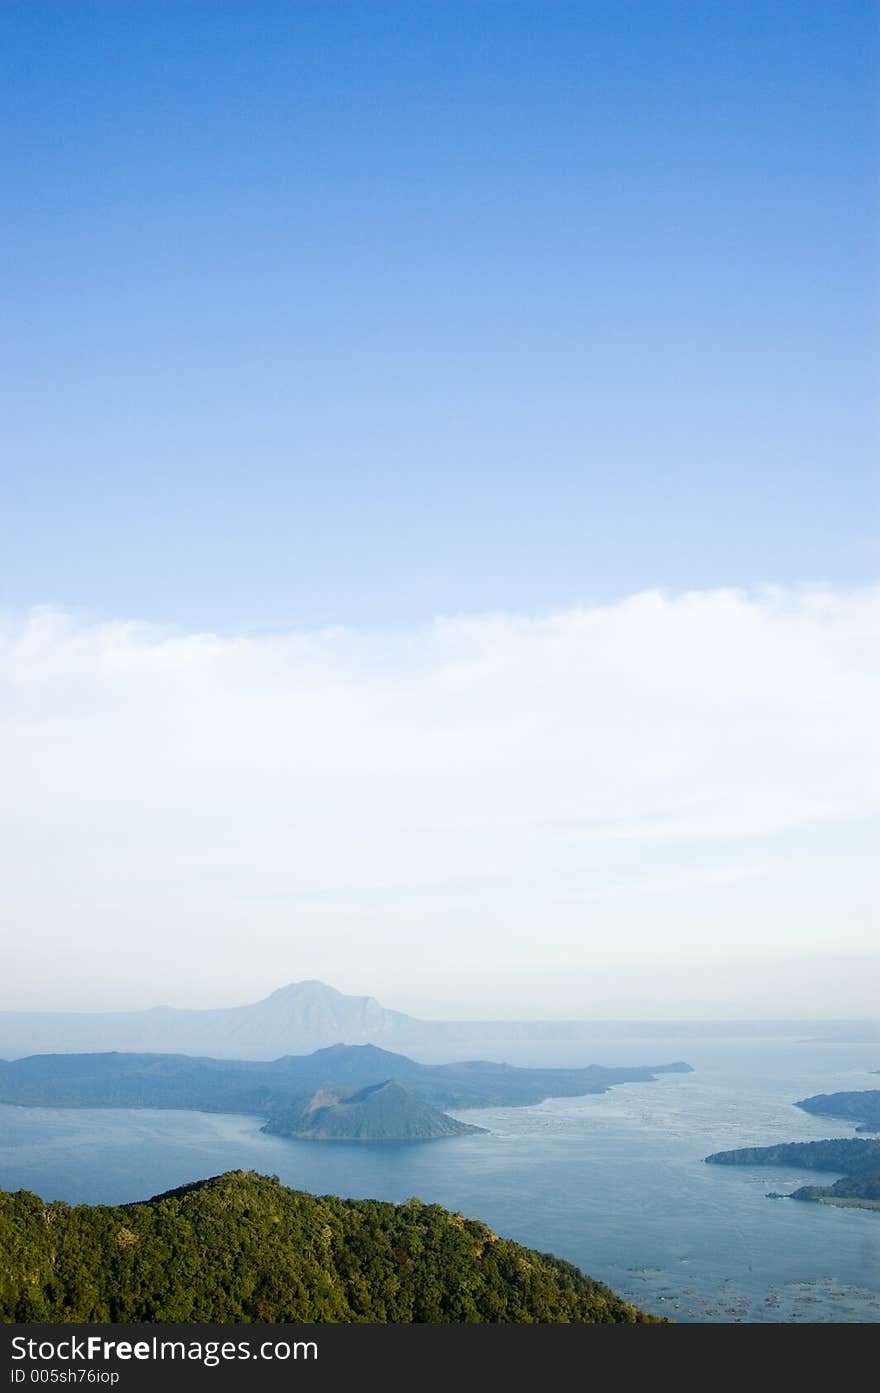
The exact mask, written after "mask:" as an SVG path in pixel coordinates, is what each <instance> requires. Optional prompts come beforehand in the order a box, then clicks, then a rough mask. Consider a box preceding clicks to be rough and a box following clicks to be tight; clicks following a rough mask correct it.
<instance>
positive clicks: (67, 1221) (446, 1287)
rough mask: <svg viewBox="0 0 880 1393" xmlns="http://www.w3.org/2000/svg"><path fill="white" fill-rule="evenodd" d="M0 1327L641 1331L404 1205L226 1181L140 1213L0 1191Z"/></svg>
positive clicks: (613, 1308) (539, 1269) (553, 1273)
mask: <svg viewBox="0 0 880 1393" xmlns="http://www.w3.org/2000/svg"><path fill="white" fill-rule="evenodd" d="M0 1254H2V1261H0V1319H2V1320H4V1321H7V1322H9V1321H26V1322H34V1321H204V1322H219V1321H271V1322H300V1321H335V1322H382V1323H385V1322H394V1323H397V1322H412V1321H418V1322H450V1321H452V1322H461V1321H466V1322H473V1321H491V1322H499V1321H502V1322H521V1323H522V1322H525V1323H532V1322H554V1323H555V1322H624V1323H634V1322H643V1321H652V1320H653V1319H654V1318H653V1317H650V1316H646V1315H644V1314H643V1313H642V1312H640V1311H638V1310H637V1309H636V1307H634V1306H631V1305H629V1304H628V1303H627V1302H625V1301H622V1300H621V1299H620V1298H619V1297H618V1296H616V1295H615V1293H614V1292H612V1291H611V1290H610V1289H609V1288H608V1287H606V1286H603V1285H602V1284H601V1283H599V1282H595V1281H593V1280H592V1279H591V1278H589V1277H586V1276H584V1274H583V1273H581V1272H580V1271H579V1270H578V1269H577V1268H576V1267H573V1266H572V1265H571V1264H570V1263H566V1262H562V1261H560V1260H559V1259H557V1258H554V1257H551V1256H549V1255H546V1254H540V1253H536V1252H532V1251H531V1250H530V1249H528V1248H522V1247H520V1246H519V1244H517V1243H512V1242H510V1241H509V1240H508V1239H503V1238H498V1237H497V1236H496V1235H495V1234H494V1233H492V1231H491V1230H490V1229H488V1228H487V1227H486V1226H485V1224H482V1223H479V1222H478V1221H477V1220H475V1219H465V1218H464V1217H463V1216H462V1215H461V1214H452V1213H450V1212H449V1211H448V1210H445V1209H442V1208H441V1207H440V1206H439V1205H433V1204H432V1205H426V1204H422V1203H421V1202H420V1201H418V1200H408V1201H407V1202H406V1203H405V1204H401V1205H393V1204H386V1203H380V1202H379V1201H377V1200H341V1199H336V1198H334V1197H333V1196H329V1197H322V1198H318V1197H316V1196H314V1195H309V1194H303V1193H301V1192H299V1191H296V1190H289V1189H286V1188H285V1187H284V1186H282V1185H281V1184H280V1183H279V1181H278V1180H276V1179H275V1178H273V1177H268V1176H260V1175H256V1174H254V1173H253V1172H243V1171H234V1172H230V1173H229V1174H227V1175H221V1176H217V1177H216V1178H214V1179H212V1180H204V1181H200V1182H198V1183H197V1184H195V1185H188V1186H185V1187H184V1188H182V1189H180V1190H173V1191H170V1192H169V1193H168V1194H165V1195H159V1196H157V1197H156V1198H155V1199H151V1200H148V1201H146V1202H145V1203H142V1204H131V1205H123V1206H117V1207H112V1208H111V1207H109V1206H104V1205H97V1206H94V1207H91V1206H87V1205H78V1206H76V1207H70V1206H69V1205H66V1204H60V1203H58V1204H44V1203H43V1201H42V1200H40V1199H38V1198H37V1196H36V1195H32V1194H30V1193H28V1192H27V1191H24V1190H20V1191H18V1192H17V1193H16V1194H6V1193H3V1192H0Z"/></svg>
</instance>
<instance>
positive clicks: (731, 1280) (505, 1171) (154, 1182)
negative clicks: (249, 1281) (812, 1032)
mask: <svg viewBox="0 0 880 1393" xmlns="http://www.w3.org/2000/svg"><path fill="white" fill-rule="evenodd" d="M570 1049H571V1047H570V1046H568V1047H552V1046H548V1047H547V1048H546V1049H544V1050H543V1051H542V1053H543V1055H544V1057H543V1058H538V1057H532V1058H531V1060H530V1061H529V1062H531V1063H534V1064H542V1063H551V1062H552V1063H566V1064H571V1065H578V1064H584V1063H590V1062H595V1063H600V1064H608V1065H622V1064H631V1063H637V1062H645V1061H647V1062H652V1063H661V1062H664V1061H667V1060H673V1059H686V1060H687V1061H688V1062H689V1063H691V1064H693V1065H694V1067H695V1070H696V1072H695V1073H693V1074H669V1075H661V1076H660V1077H659V1078H658V1079H657V1081H656V1082H654V1083H638V1084H626V1085H622V1086H620V1087H617V1088H614V1089H612V1090H611V1091H610V1092H609V1093H606V1094H601V1095H592V1096H588V1097H584V1098H566V1099H550V1100H548V1101H546V1102H544V1103H540V1104H538V1105H537V1106H534V1107H528V1108H491V1109H479V1110H473V1111H468V1112H466V1113H465V1112H459V1113H456V1115H457V1116H460V1117H461V1118H463V1119H464V1120H467V1121H470V1122H476V1123H478V1124H479V1125H481V1126H483V1127H486V1128H488V1129H489V1133H488V1135H485V1136H464V1137H456V1138H451V1139H449V1140H445V1141H441V1142H434V1143H427V1144H421V1145H419V1144H416V1145H409V1146H399V1145H397V1146H395V1145H381V1146H369V1145H361V1146H358V1145H352V1144H348V1145H346V1144H344V1143H343V1144H334V1143H308V1142H296V1141H289V1140H286V1139H283V1138H279V1137H269V1136H264V1135H263V1134H262V1133H261V1132H260V1122H259V1120H258V1119H255V1118H250V1117H239V1116H230V1115H225V1114H224V1115H211V1114H204V1113H194V1112H159V1111H154V1110H149V1111H132V1110H127V1109H103V1110H92V1109H90V1110H72V1109H46V1108H18V1107H5V1106H4V1107H0V1188H3V1189H7V1190H15V1189H20V1188H24V1189H29V1190H34V1191H36V1192H37V1193H38V1194H39V1195H41V1196H42V1197H43V1198H44V1199H47V1200H49V1199H64V1200H67V1201H69V1202H71V1203H77V1202H88V1203H99V1202H102V1203H113V1204H117V1203H123V1202H127V1201H131V1200H136V1199H144V1198H147V1197H148V1196H150V1195H153V1194H156V1193H158V1192H160V1191H162V1190H167V1189H171V1188H173V1187H175V1186H177V1185H181V1184H183V1183H185V1182H186V1181H190V1180H195V1179H199V1178H202V1177H205V1176H208V1175H216V1174H218V1173H219V1172H222V1171H225V1170H232V1169H239V1168H241V1169H253V1170H257V1171H261V1172H264V1173H267V1174H272V1175H277V1176H279V1177H280V1179H281V1180H282V1181H283V1182H284V1183H285V1184H287V1185H291V1186H294V1187H296V1188H298V1189H303V1190H310V1191H313V1192H315V1193H318V1194H328V1193H332V1194H338V1195H349V1196H360V1197H370V1198H376V1199H388V1200H395V1201H399V1200H403V1199H406V1198H408V1197H409V1196H411V1195H416V1196H418V1197H419V1198H420V1199H422V1200H425V1201H428V1202H431V1201H435V1202H437V1203H440V1204H443V1205H445V1206H447V1207H449V1208H451V1209H455V1210H461V1211H462V1212H464V1213H465V1214H468V1215H473V1216H475V1217H478V1218H480V1219H483V1220H485V1221H486V1222H487V1223H488V1224H489V1225H490V1226H491V1227H492V1228H493V1229H495V1230H496V1231H497V1232H498V1233H501V1234H504V1235H505V1236H508V1237H511V1238H515V1239H517V1240H518V1241H519V1242H521V1243H525V1244H527V1245H528V1246H529V1247H533V1248H538V1249H540V1250H541V1251H544V1252H553V1253H556V1254H557V1255H558V1256H560V1257H564V1258H567V1259H569V1260H570V1261H572V1262H575V1263H577V1265H578V1266H579V1267H581V1268H583V1269H584V1271H586V1272H589V1273H590V1274H591V1275H592V1276H594V1277H598V1278H601V1279H602V1280H603V1281H605V1282H607V1283H608V1284H609V1285H610V1286H612V1287H614V1288H615V1290H617V1291H618V1292H620V1293H621V1294H622V1295H624V1296H626V1297H628V1298H629V1299H630V1300H633V1301H635V1302H637V1303H638V1304H639V1305H641V1306H643V1307H645V1308H646V1309H648V1310H651V1311H655V1312H657V1313H659V1314H663V1315H669V1316H672V1317H674V1318H676V1319H678V1320H685V1321H706V1320H713V1321H718V1320H721V1321H736V1320H742V1321H780V1320H782V1321H877V1320H880V1212H876V1211H866V1210H858V1209H836V1208H833V1207H831V1206H827V1205H818V1204H802V1203H796V1202H794V1201H788V1200H770V1199H767V1198H766V1192H767V1191H768V1190H788V1189H794V1188H796V1187H797V1186H798V1185H803V1184H805V1183H808V1182H809V1183H812V1182H813V1180H814V1178H815V1177H816V1172H805V1171H798V1170H794V1169H791V1168H782V1167H773V1168H766V1169H765V1168H760V1169H759V1168H751V1167H750V1168H743V1169H740V1168H725V1167H716V1166H706V1165H704V1164H703V1157H704V1156H706V1155H708V1154H709V1152H712V1151H718V1150H721V1149H727V1148H730V1147H736V1146H760V1145H769V1144H771V1143H773V1142H779V1141H809V1140H812V1139H816V1138H821V1137H829V1136H852V1135H853V1134H854V1129H853V1128H851V1127H848V1126H847V1125H846V1124H844V1123H839V1122H833V1121H829V1120H827V1119H825V1120H823V1119H821V1118H816V1117H811V1116H809V1115H808V1114H807V1113H804V1112H801V1111H800V1109H798V1108H794V1107H792V1106H791V1105H792V1103H793V1102H794V1100H795V1099H797V1098H802V1097H805V1096H807V1095H809V1094H813V1093H821V1092H832V1091H835V1090H837V1089H858V1088H876V1087H878V1086H880V1079H878V1078H877V1077H876V1075H874V1074H872V1071H874V1070H877V1069H878V1068H880V1046H878V1045H876V1044H875V1045H842V1044H834V1045H827V1044H826V1045H818V1044H803V1043H799V1042H798V1041H796V1040H792V1039H783V1038H773V1039H735V1040H734V1039H731V1040H725V1039H701V1040H695V1039H693V1038H688V1039H681V1040H676V1039H674V1038H670V1037H669V1036H665V1037H664V1038H662V1039H650V1038H647V1037H644V1038H638V1037H636V1036H633V1037H631V1038H628V1039H626V1040H621V1039H615V1040H613V1041H611V1040H609V1041H608V1042H606V1043H605V1044H604V1045H603V1043H602V1041H601V1039H599V1038H597V1039H596V1040H593V1041H591V1042H590V1045H589V1058H585V1057H583V1055H582V1054H571V1053H569V1054H566V1050H570ZM520 1062H525V1061H520ZM832 1178H836V1177H828V1178H827V1179H828V1181H830V1180H831V1179H832ZM816 1183H823V1182H822V1180H821V1179H820V1180H817V1181H816Z"/></svg>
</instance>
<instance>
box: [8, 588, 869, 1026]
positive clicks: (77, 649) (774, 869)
mask: <svg viewBox="0 0 880 1393" xmlns="http://www.w3.org/2000/svg"><path fill="white" fill-rule="evenodd" d="M878 600H880V592H878V590H877V589H873V588H871V589H869V588H863V589H858V590H851V591H839V590H831V589H798V590H788V589H770V590H762V591H755V592H743V591H739V590H715V591H699V592H691V593H684V594H679V595H666V594H662V593H660V592H655V591H649V592H645V593H641V594H637V595H633V596H631V597H630V598H628V599H625V600H622V601H620V602H618V603H615V604H609V605H602V606H580V607H577V608H572V609H568V610H565V611H560V612H556V613H551V614H546V615H540V616H517V615H510V614H491V615H483V616H476V617H467V618H453V619H438V620H436V621H434V622H433V623H431V624H428V625H426V626H424V627H422V628H419V629H416V630H413V631H411V632H404V633H400V632H395V633H382V632H372V633H371V632H363V631H351V630H346V629H329V630H322V631H317V632H294V633H282V634H273V635H260V636H237V637H236V636H232V637H230V636H223V635H217V634H186V633H179V632H169V631H166V630H163V629H160V628H153V627H150V626H146V625H142V624H130V623H122V622H113V623H103V622H93V621H89V620H84V619H82V618H78V617H75V616H72V615H69V614H65V613H62V612H58V611H55V610H46V609H41V610H36V611H32V612H31V613H29V614H27V615H24V616H20V615H19V616H16V615H7V616H5V618H4V619H3V620H2V622H0V721H2V725H0V758H2V767H3V771H4V775H3V784H2V792H0V818H2V824H3V825H2V832H3V836H2V847H3V849H2V853H0V871H2V875H3V883H4V886H5V887H6V890H5V894H4V901H5V906H4V909H3V916H4V920H5V921H6V925H5V927H6V931H8V933H9V934H10V937H11V940H12V941H13V942H14V943H15V944H16V952H15V959H16V961H15V967H14V969H13V971H12V973H11V978H10V982H11V985H10V988H9V990H10V991H11V993H12V996H11V997H10V999H7V1000H4V1001H2V1002H0V1005H4V1006H14V1005H16V1004H19V999H20V1004H22V1005H33V1006H37V1005H44V1004H47V1005H49V1004H51V1005H61V1004H67V1003H69V1004H72V1005H77V1004H81V1005H110V1004H115V1003H116V1002H119V1003H120V1004H125V1005H137V1004H144V1005H146V1004H151V1003H152V1002H154V1001H156V1000H160V999H161V1000H174V1001H176V1002H180V1003H181V1004H182V1003H184V1002H185V1003H189V1004H209V1003H211V1004H213V1003H215V1002H217V1001H218V1000H224V999H226V1000H232V999H240V1000H244V999H246V998H247V997H248V996H249V995H253V994H254V993H255V992H257V993H259V992H260V991H261V990H262V989H263V988H270V987H272V986H275V985H278V983H279V982H281V981H285V980H290V979H292V978H296V977H303V976H324V977H325V978H327V979H328V980H330V981H332V982H334V984H336V985H339V986H341V987H343V988H344V989H346V990H358V991H375V992H376V994H380V993H382V992H384V995H385V996H386V997H388V996H389V993H390V995H391V996H393V997H394V998H395V999H394V1000H393V1001H392V1002H390V1004H401V1005H404V1006H406V1005H408V1004H415V1005H417V1004H418V1002H419V1001H420V1000H424V999H427V998H429V997H431V996H432V994H433V995H435V996H436V995H438V994H439V995H441V996H443V997H444V999H446V1000H448V1001H449V1002H450V1006H451V1007H452V1008H453V1009H454V1008H455V1006H456V1005H457V1006H458V1008H459V1009H462V1010H468V1011H470V1013H471V1014H495V1015H498V1014H505V1012H506V1011H508V1010H517V1011H519V1013H525V1012H526V1008H527V1007H528V1006H529V1003H530V1002H531V1001H532V999H533V994H534V991H540V992H541V993H542V994H543V995H542V1000H541V1002H540V1003H537V1002H535V1003H534V1006H535V1009H529V1010H528V1014H531V1015H553V1014H557V1011H563V1012H566V1013H568V1014H571V1013H572V1010H573V1009H574V1008H576V1007H577V1006H578V1005H579V1004H580V1005H581V1011H580V1012H577V1013H579V1014H599V1015H608V1014H617V1015H627V1014H638V1013H640V1012H643V1011H644V1010H645V1009H646V1008H647V1007H648V1006H650V1004H651V1001H650V997H651V986H650V983H651V982H652V981H654V982H655V983H656V982H660V981H661V980H662V981H663V982H664V983H666V985H665V987H663V991H664V992H666V996H665V997H663V999H662V1000H659V999H658V1001H657V1002H656V1005H657V1008H658V1009H657V1010H656V1011H655V1012H653V1014H658V1015H661V1014H675V1013H676V1011H678V1012H679V1013H681V1014H695V1015H700V1014H705V1013H707V1011H701V1010H700V1009H699V1007H700V1004H701V1003H702V1004H703V1005H704V1006H705V1007H706V1008H707V1009H708V1008H710V1007H711V1006H712V1005H713V1004H714V1005H715V1006H717V1009H726V1010H729V1012H730V1013H736V1008H737V1003H739V1013H741V1014H749V1011H748V1009H747V1007H748V1002H747V1001H746V1000H740V997H742V996H743V995H744V994H747V986H746V985H743V984H744V983H747V980H748V973H746V972H745V970H744V969H743V971H742V972H741V973H740V977H741V978H742V984H741V985H740V986H739V987H738V988H737V991H738V992H739V996H738V997H737V1000H736V1001H730V1002H728V1003H727V1004H726V1005H725V1000H726V999H725V997H724V991H723V985H719V984H718V981H717V977H718V974H723V972H724V971H725V968H724V964H730V963H734V962H739V963H743V962H755V963H760V962H761V961H762V959H766V961H767V962H768V963H769V962H770V960H771V959H772V960H774V961H776V960H780V961H782V962H784V963H787V964H789V965H790V964H791V963H795V962H797V961H799V960H802V961H804V962H807V961H809V962H811V963H812V964H813V968H811V971H812V972H814V976H815V971H814V969H815V964H816V963H817V962H820V963H821V960H822V958H823V956H824V955H837V956H838V957H839V956H840V955H841V954H842V955H843V956H844V958H846V957H847V955H852V957H853V961H855V960H856V959H858V960H859V963H860V964H861V966H860V967H859V969H858V971H857V972H856V973H855V976H854V979H853V982H852V987H851V990H850V989H849V988H847V987H846V985H845V973H844V987H843V988H841V987H840V985H839V984H838V985H836V986H835V1000H834V1002H833V1003H829V1004H828V1009H827V1010H824V1011H821V1013H822V1014H829V1015H830V1014H847V1013H848V1012H856V1013H858V1012H859V1009H860V1005H861V1004H862V998H863V996H864V993H865V991H866V990H867V988H866V985H865V983H866V981H867V980H868V979H869V978H870V969H868V971H867V973H866V969H865V967H864V963H865V961H869V962H870V961H873V959H872V958H871V954H872V953H873V951H874V947H875V942H876V923H875V922H873V921H872V918H871V904H870V900H871V896H870V880H871V877H870V856H871V851H872V843H873V845H874V846H875V845H876V840H875V834H874V835H873V836H872V824H871V819H872V818H873V817H875V816H876V813H877V804H878V801H880V779H878V769H877V712H878V709H880V705H878V696H880V690H878V689H880V680H878V679H880V671H878V669H880V662H878V652H880V645H878V636H880V604H878ZM866 955H867V958H866ZM836 960H837V959H836V958H835V961H836ZM169 962H172V963H173V964H174V967H173V971H169V969H168V963H169ZM713 965H714V966H713ZM785 971H786V972H788V971H789V968H788V967H787V968H786V969H785ZM713 972H714V973H715V976H714V977H713ZM738 980H739V979H738ZM811 980H812V978H811ZM713 982H715V985H716V986H717V987H718V991H717V992H716V996H717V1000H715V998H713V996H712V991H713V990H714V988H713V987H712V983H713ZM835 982H836V983H837V978H835ZM816 983H817V986H816V991H815V992H814V995H816V994H817V993H819V994H821V972H820V973H819V975H818V976H817V977H816ZM102 984H103V985H102ZM429 984H430V985H429ZM535 984H538V985H537V986H536V985H535ZM628 984H629V987H628ZM639 984H641V985H639ZM707 984H708V985H707ZM874 987H875V988H876V983H875V984H874ZM628 990H629V991H630V997H629V998H628V997H627V992H628ZM659 990H660V988H659V987H658V991H659ZM646 993H647V999H644V998H645V996H646ZM718 993H720V994H718ZM758 995H760V996H761V999H762V1000H763V999H764V997H766V991H762V992H761V993H758ZM72 997H75V998H76V999H75V1000H72V999H71V998H72ZM628 999H631V1000H632V1001H633V1002H636V1001H638V1011H635V1010H633V1011H628V1010H627V1009H626V1002H627V1000H628ZM810 999H812V998H810ZM481 1001H483V1002H484V1005H483V1008H482V1010H480V1008H479V1003H480V1002H481ZM766 1004H767V1003H765V1006H766ZM805 1004H806V1003H805V1002H799V1006H800V1007H802V1006H804V1005H805ZM541 1006H543V1009H540V1007H541ZM667 1007H668V1009H666V1008H667ZM784 1007H785V1002H784V1001H782V1000H781V1001H780V1002H779V1010H778V1012H777V1013H778V1014H785V1013H786V1012H785V1010H784ZM816 1009H817V1010H820V1003H819V1002H818V1000H817V1002H816ZM863 1013H867V1012H863Z"/></svg>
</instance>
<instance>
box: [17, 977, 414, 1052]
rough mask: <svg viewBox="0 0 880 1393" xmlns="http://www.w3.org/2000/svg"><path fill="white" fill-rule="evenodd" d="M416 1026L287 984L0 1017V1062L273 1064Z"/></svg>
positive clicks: (375, 1006) (364, 1002)
mask: <svg viewBox="0 0 880 1393" xmlns="http://www.w3.org/2000/svg"><path fill="white" fill-rule="evenodd" d="M419 1024H420V1022H417V1021H415V1020H414V1019H413V1018H412V1017H409V1016H405V1015H403V1014H402V1013H401V1012H399V1011H388V1010H386V1009H385V1008H384V1007H383V1006H380V1005H379V1003H378V1001H376V1000H375V999H374V998H373V997H371V996H345V995H344V994H343V993H342V992H338V991H336V989H335V988H334V987H328V986H327V985H326V984H325V983H324V982H317V981H306V982H291V983H290V984H289V985H288V986H286V987H279V989H278V990H277V991H274V992H272V994H271V995H270V996H267V997H265V998H264V999H263V1000H262V1001H257V1002H254V1003H253V1004H252V1005H248V1006H227V1007H211V1008H207V1009H203V1010H188V1009H186V1008H183V1007H175V1006H154V1007H151V1008H150V1009H149V1010H146V1011H100V1012H97V1011H95V1012H91V1011H88V1012H87V1011H82V1012H80V1011H77V1012H73V1011H32V1012H31V1011H27V1012H25V1011H0V1057H5V1058H7V1059H9V1058H13V1059H15V1058H21V1057H22V1056H24V1055H31V1054H55V1053H58V1054H69V1053H77V1054H93V1053H102V1052H105V1051H108V1050H121V1051H125V1052H132V1053H144V1052H149V1053H159V1054H193V1055H210V1056H212V1057H213V1058H217V1059H277V1058H278V1057H279V1056H280V1055H283V1054H303V1053H309V1052H311V1051H312V1050H316V1049H320V1048H321V1047H322V1046H324V1045H334V1044H338V1043H343V1044H347V1045H362V1044H370V1043H381V1042H384V1041H385V1040H392V1039H396V1038H397V1037H400V1038H403V1037H404V1036H405V1035H407V1034H408V1033H409V1029H410V1027H414V1028H417V1027H418V1026H419Z"/></svg>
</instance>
